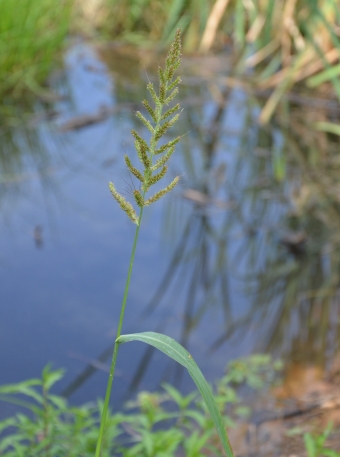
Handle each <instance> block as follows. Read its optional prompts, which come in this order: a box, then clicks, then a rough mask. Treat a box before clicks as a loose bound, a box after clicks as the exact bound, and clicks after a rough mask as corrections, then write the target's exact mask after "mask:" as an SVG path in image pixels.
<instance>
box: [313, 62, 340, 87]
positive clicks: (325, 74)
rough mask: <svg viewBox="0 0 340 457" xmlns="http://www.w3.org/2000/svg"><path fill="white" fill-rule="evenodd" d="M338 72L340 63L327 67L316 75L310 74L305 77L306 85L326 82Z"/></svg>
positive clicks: (315, 85) (339, 71)
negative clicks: (308, 76)
mask: <svg viewBox="0 0 340 457" xmlns="http://www.w3.org/2000/svg"><path fill="white" fill-rule="evenodd" d="M339 74H340V64H339V65H335V66H334V67H330V68H327V69H326V70H323V71H322V72H321V73H318V74H317V75H316V76H311V77H310V78H308V79H307V82H306V84H307V86H308V87H312V88H313V87H317V86H320V84H323V83H324V82H327V81H329V80H331V79H333V78H336V77H337V76H339Z"/></svg>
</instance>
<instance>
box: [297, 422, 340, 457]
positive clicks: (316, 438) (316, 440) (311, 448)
mask: <svg viewBox="0 0 340 457" xmlns="http://www.w3.org/2000/svg"><path fill="white" fill-rule="evenodd" d="M332 428H333V425H332V424H331V423H330V424H328V426H327V427H326V429H325V430H324V431H323V432H322V433H320V434H311V433H305V434H304V435H303V440H304V442H305V448H306V451H307V455H308V457H323V456H325V457H340V453H339V452H337V451H335V450H334V449H330V448H329V447H327V446H326V445H325V443H326V440H327V438H328V437H329V435H330V433H331V432H332Z"/></svg>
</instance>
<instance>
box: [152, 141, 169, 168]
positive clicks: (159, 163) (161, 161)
mask: <svg viewBox="0 0 340 457" xmlns="http://www.w3.org/2000/svg"><path fill="white" fill-rule="evenodd" d="M174 150H175V146H172V148H170V149H169V151H168V152H167V153H166V154H164V156H163V157H161V158H160V159H158V160H157V162H156V163H155V165H153V166H152V167H151V168H150V170H151V171H156V170H158V168H161V166H163V165H164V164H165V163H166V162H167V161H168V160H169V159H170V157H171V156H172V154H173V152H174Z"/></svg>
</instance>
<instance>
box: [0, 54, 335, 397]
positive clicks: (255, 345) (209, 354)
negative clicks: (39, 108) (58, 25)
mask: <svg viewBox="0 0 340 457" xmlns="http://www.w3.org/2000/svg"><path fill="white" fill-rule="evenodd" d="M111 51H112V50H111ZM113 56H114V57H113V63H112V68H114V72H115V73H114V76H115V77H114V80H113V82H112V80H111V79H110V77H109V71H110V70H109V68H110V66H108V67H106V66H105V65H104V64H103V63H102V62H99V61H98V60H97V58H96V56H95V54H94V53H93V51H91V50H89V49H88V48H84V47H76V48H75V49H74V50H73V51H72V52H71V53H70V54H69V55H68V57H67V61H66V62H67V70H66V77H65V78H66V79H64V80H60V79H59V80H57V83H56V87H57V89H58V91H59V92H60V94H61V95H63V96H64V99H62V100H59V101H58V102H56V103H55V104H54V107H53V110H52V111H53V112H57V113H58V114H57V115H56V117H54V118H53V121H51V119H50V118H47V119H46V118H45V119H44V122H40V123H39V125H38V127H37V128H29V129H27V128H26V126H25V128H23V127H22V126H16V127H15V129H9V128H3V129H2V142H1V148H0V167H1V194H0V197H1V199H0V204H1V205H2V207H3V208H6V206H7V208H8V214H10V215H11V217H12V221H13V222H12V224H13V227H14V229H13V230H14V231H17V230H19V231H20V227H21V225H20V219H21V218H22V215H23V214H24V215H25V217H27V218H29V220H30V226H31V232H32V233H33V234H32V237H33V240H34V243H35V245H36V247H44V251H46V254H45V256H44V257H40V258H39V259H38V258H37V257H36V256H35V255H34V254H33V253H32V251H31V250H30V249H28V247H27V244H26V242H25V237H23V236H22V234H21V235H17V236H18V237H17V240H19V241H18V244H19V246H18V245H17V244H16V243H12V242H10V241H9V240H11V236H12V235H11V232H12V230H10V231H8V232H6V233H4V234H3V241H2V243H1V244H2V246H3V249H2V252H3V256H5V257H6V256H7V257H6V260H8V261H11V263H12V271H11V274H8V272H6V271H3V278H4V284H5V285H4V288H3V292H2V293H3V298H2V302H3V303H4V304H5V303H9V302H11V303H13V304H14V305H13V306H14V311H11V310H10V307H9V306H8V305H7V306H3V307H2V311H1V313H2V316H1V319H0V339H1V342H2V343H3V347H5V348H6V351H5V352H4V353H3V354H1V355H0V357H1V362H2V363H1V364H2V366H3V368H4V370H3V371H2V372H1V374H0V382H10V381H15V380H17V379H22V378H24V377H27V376H36V375H37V371H38V370H39V369H40V368H41V367H42V365H44V364H45V363H47V361H49V360H51V359H53V360H54V361H55V362H56V363H58V364H60V365H62V366H67V367H68V369H69V375H68V377H67V378H66V380H65V383H64V385H63V386H62V388H63V393H64V394H65V395H66V396H69V395H74V397H73V398H74V399H75V401H83V400H85V399H88V398H93V396H96V395H101V394H102V392H103V390H102V389H103V386H104V385H105V381H106V374H105V373H104V371H105V370H106V365H105V364H106V361H107V360H108V358H109V357H110V354H111V347H112V338H113V335H114V328H112V327H114V326H115V322H116V318H117V308H118V307H117V306H116V302H119V301H120V299H121V292H122V287H123V286H122V284H123V282H124V277H125V274H126V269H127V259H126V256H127V254H126V249H127V250H128V248H126V246H129V240H130V239H131V236H132V231H133V227H132V228H131V227H130V225H129V221H125V220H124V219H123V218H122V216H121V214H120V211H119V210H117V209H116V207H115V205H114V202H112V201H111V199H110V197H109V194H108V191H107V188H106V182H107V181H109V180H110V179H113V178H114V177H120V178H122V180H121V181H122V186H123V187H124V181H123V179H129V178H128V177H127V176H126V172H125V171H123V168H121V165H122V163H123V161H122V160H121V158H122V155H123V153H124V152H125V150H126V151H127V152H128V153H130V151H132V149H133V142H132V139H131V137H130V135H129V129H130V128H131V127H132V126H135V127H136V126H138V129H140V125H138V124H137V123H136V120H135V118H134V116H133V112H132V110H133V109H134V107H135V106H139V105H138V103H139V101H140V100H141V99H142V98H144V97H145V87H144V86H145V85H144V83H140V80H141V79H143V78H146V79H147V78H151V79H152V77H153V76H152V75H153V73H152V66H153V63H152V62H153V61H152V60H150V59H149V60H148V59H146V60H145V58H144V60H143V64H141V63H140V60H138V59H134V58H132V57H131V59H132V61H131V59H130V60H128V59H126V58H125V60H124V59H123V60H122V58H121V57H120V58H119V59H118V57H117V53H116V54H113ZM126 62H128V65H126ZM133 62H134V64H132V63H133ZM220 68H222V70H221V71H220V73H219V74H217V77H218V76H219V75H220V74H224V73H225V72H226V69H225V68H223V66H221V67H220ZM120 69H121V70H122V71H123V70H124V71H123V72H122V73H119V70H120ZM127 69H129V70H132V71H129V72H128V71H127ZM195 69H196V70H195V71H196V73H195V77H192V73H191V72H192V70H193V66H192V65H190V64H188V63H187V64H185V65H184V75H183V80H184V84H183V88H182V97H183V103H182V104H183V106H184V107H185V110H184V112H183V114H182V122H181V123H180V126H177V128H178V129H180V130H178V132H175V133H174V134H177V133H178V134H183V133H186V132H187V134H186V136H185V138H184V140H183V143H182V146H181V148H180V149H179V151H178V153H177V155H176V157H175V158H174V160H173V162H172V168H173V174H177V173H178V174H181V175H182V180H181V186H182V187H181V188H180V190H179V191H178V192H177V194H175V195H174V196H173V197H172V198H168V199H166V200H165V203H164V205H163V206H162V205H159V206H158V207H157V208H158V209H156V210H151V211H150V212H149V216H148V217H147V218H146V219H145V227H144V231H143V234H142V240H141V245H140V248H139V251H138V255H137V257H138V259H137V261H136V269H135V272H134V280H135V284H134V286H133V288H132V291H131V297H130V306H131V309H133V310H134V311H131V312H130V313H129V316H128V319H127V325H126V328H125V332H127V333H128V332H132V331H141V330H154V331H160V332H164V333H167V334H169V335H170V336H173V337H176V338H177V339H178V341H180V342H181V344H183V345H185V346H186V347H187V348H188V349H189V350H190V351H191V352H193V353H194V355H195V357H196V359H197V361H198V363H199V364H200V365H201V366H202V368H203V370H204V371H205V372H206V373H208V377H210V379H213V378H214V377H216V376H218V375H220V374H221V373H222V370H223V367H224V366H225V364H226V362H227V361H228V359H230V358H232V357H233V358H234V357H238V356H241V355H244V354H246V353H249V352H251V351H254V350H261V351H262V350H269V351H271V352H274V353H275V354H277V355H281V356H284V357H285V358H286V359H287V360H297V359H299V360H301V359H303V360H305V361H313V362H315V361H316V360H319V361H320V362H321V363H324V361H325V358H327V357H328V358H329V357H331V356H332V355H333V353H334V352H335V351H336V350H337V347H338V335H339V331H338V330H339V329H338V325H339V318H338V314H339V305H338V303H339V302H338V294H339V267H340V265H339V236H340V235H339V233H338V227H339V217H340V213H339V195H340V192H339V191H340V189H339V185H338V179H337V176H338V175H339V170H338V168H339V167H340V162H339V160H338V158H337V149H338V142H337V141H336V139H335V138H334V137H332V136H330V135H326V134H324V133H318V134H317V135H316V134H314V133H313V131H312V130H311V128H310V125H311V123H313V122H315V121H320V120H324V119H325V118H326V119H327V116H329V112H328V111H327V105H325V107H324V108H323V110H320V109H318V110H316V109H309V110H308V116H307V115H306V109H305V107H304V106H298V105H297V104H296V101H295V102H294V104H293V103H288V101H287V103H286V105H285V106H284V107H283V108H282V112H279V113H278V114H277V116H276V118H275V119H274V120H273V122H272V124H271V125H270V126H267V127H261V126H260V125H258V123H257V115H258V113H259V111H260V107H261V103H262V102H261V99H258V98H257V97H256V96H255V95H254V94H247V93H245V92H244V91H241V90H239V89H232V88H230V87H224V86H223V85H222V84H220V83H219V82H218V80H217V78H216V81H215V80H213V79H211V77H209V78H210V79H209V80H208V82H207V81H206V79H207V78H206V76H204V77H202V78H200V76H199V74H198V73H197V65H196V67H195ZM145 70H146V71H145ZM65 81H66V84H65ZM66 88H67V89H66ZM67 94H68V97H66V98H65V95H67ZM332 113H333V112H332ZM332 115H334V113H333V114H332ZM65 125H67V128H65ZM112 175H115V176H112ZM118 181H119V179H118ZM33 183H34V185H33ZM37 187H38V188H39V191H40V192H41V197H40V199H38V198H37V193H36V191H37V189H36V188H37ZM33 188H34V189H33ZM52 193H53V195H54V201H55V203H56V204H54V205H51V201H50V195H51V194H52ZM14 199H15V200H16V203H14ZM44 199H45V200H44ZM43 201H47V203H46V204H45V205H44V204H43V205H42V208H40V207H39V208H38V206H39V205H40V204H41V202H43ZM33 205H35V207H34V208H33V209H32V206H33ZM56 208H58V209H56ZM51 213H52V214H53V220H52V221H51V222H50V225H49V226H50V227H51V229H50V231H51V232H53V233H55V232H56V228H55V227H56V226H57V227H58V230H57V232H58V236H57V238H53V237H51V236H50V235H49V233H50V232H49V230H46V222H45V221H46V215H51ZM3 214H6V211H3ZM47 219H48V218H47ZM4 246H6V248H5V247H4ZM18 258H20V260H16V259H18ZM13 259H14V260H13ZM17 278H20V284H21V287H20V288H18V282H19V281H18V279H17ZM32 284H33V287H32ZM14 289H15V293H13V290H14ZM112 303H114V304H115V306H114V307H113V306H112ZM24 307H26V309H27V307H28V308H29V309H30V314H29V319H27V314H26V320H25V319H24V318H23V317H22V316H25V311H24V310H25V308H24ZM26 313H27V311H26ZM18 316H20V317H18ZM13 327H14V328H13ZM11 328H13V330H11ZM18 335H20V336H18ZM23 341H30V343H29V347H30V355H29V359H30V360H29V361H30V364H31V368H30V369H27V362H26V363H25V362H24V359H25V355H24V352H25V351H24V345H25V343H24V342H23ZM127 346H129V345H127ZM103 348H104V349H103ZM124 351H125V356H124V360H121V361H120V365H121V366H120V377H119V378H118V380H117V387H116V389H117V391H118V392H119V395H118V397H119V398H120V400H121V399H122V398H123V397H124V395H126V394H127V393H129V392H131V391H134V390H135V389H137V388H140V387H142V388H154V387H157V385H158V384H159V382H160V381H162V380H168V381H171V380H175V382H176V383H177V384H178V385H179V384H181V385H182V387H183V386H184V388H188V387H187V380H186V378H185V376H184V375H183V374H182V372H181V371H180V368H179V367H177V368H174V366H173V365H172V363H171V362H168V361H166V360H164V359H163V358H160V356H159V355H158V354H156V353H154V350H153V349H152V348H146V349H145V348H144V347H142V348H139V347H138V348H137V349H136V346H133V345H131V348H127V349H124ZM98 354H99V356H98ZM13 361H16V362H15V363H14V362H13ZM84 362H85V364H88V366H85V368H84ZM20 367H22V368H20ZM30 370H31V371H30ZM98 370H99V371H100V372H99V373H98ZM102 371H103V373H102V374H101V372H102ZM95 374H96V376H94V375H95ZM181 381H183V382H182V383H181ZM188 385H189V384H188ZM116 398H117V396H116ZM120 400H116V404H118V403H119V402H120Z"/></svg>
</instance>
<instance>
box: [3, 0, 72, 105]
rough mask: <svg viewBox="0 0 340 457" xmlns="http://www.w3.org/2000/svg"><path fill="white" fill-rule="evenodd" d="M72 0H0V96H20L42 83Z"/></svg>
mask: <svg viewBox="0 0 340 457" xmlns="http://www.w3.org/2000/svg"><path fill="white" fill-rule="evenodd" d="M72 4H73V0H60V1H58V0H15V1H13V0H1V1H0V11H1V13H0V96H1V98H2V99H4V97H6V96H7V95H8V96H10V97H11V98H15V99H20V98H22V97H23V96H24V95H25V94H26V93H27V92H28V91H31V92H34V93H37V94H39V93H41V92H42V91H43V89H42V85H43V84H44V82H45V81H46V78H47V76H48V75H49V73H50V72H51V70H52V69H53V68H54V66H55V65H56V63H57V62H58V58H59V57H60V51H61V50H62V48H63V46H64V43H65V38H66V36H67V34H68V31H69V26H70V21H71V13H72Z"/></svg>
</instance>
